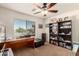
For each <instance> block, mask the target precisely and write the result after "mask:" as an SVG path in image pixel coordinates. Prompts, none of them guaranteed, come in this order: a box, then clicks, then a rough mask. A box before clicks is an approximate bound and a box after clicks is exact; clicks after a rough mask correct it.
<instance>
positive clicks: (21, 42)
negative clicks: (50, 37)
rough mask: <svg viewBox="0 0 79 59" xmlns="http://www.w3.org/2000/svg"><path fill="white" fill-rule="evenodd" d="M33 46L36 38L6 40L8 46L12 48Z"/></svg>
mask: <svg viewBox="0 0 79 59" xmlns="http://www.w3.org/2000/svg"><path fill="white" fill-rule="evenodd" d="M27 46H32V47H34V38H20V39H17V40H13V41H7V42H6V46H5V47H6V48H12V50H15V49H18V48H22V47H27Z"/></svg>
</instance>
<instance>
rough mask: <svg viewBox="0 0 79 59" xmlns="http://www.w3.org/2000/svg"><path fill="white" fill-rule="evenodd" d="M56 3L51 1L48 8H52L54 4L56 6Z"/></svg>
mask: <svg viewBox="0 0 79 59" xmlns="http://www.w3.org/2000/svg"><path fill="white" fill-rule="evenodd" d="M55 4H56V3H50V4H49V5H48V7H47V9H49V8H51V7H52V6H54V5H55Z"/></svg>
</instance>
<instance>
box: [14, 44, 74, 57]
mask: <svg viewBox="0 0 79 59" xmlns="http://www.w3.org/2000/svg"><path fill="white" fill-rule="evenodd" d="M14 55H15V56H74V55H75V54H74V53H73V52H72V51H71V50H68V49H65V48H62V47H58V46H55V45H51V44H45V45H44V46H41V47H38V48H21V49H18V50H16V51H14Z"/></svg>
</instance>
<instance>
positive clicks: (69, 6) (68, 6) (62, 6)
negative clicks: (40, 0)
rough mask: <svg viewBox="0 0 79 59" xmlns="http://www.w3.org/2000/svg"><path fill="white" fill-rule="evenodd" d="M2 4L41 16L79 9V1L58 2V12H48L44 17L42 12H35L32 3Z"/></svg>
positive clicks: (2, 5)
mask: <svg viewBox="0 0 79 59" xmlns="http://www.w3.org/2000/svg"><path fill="white" fill-rule="evenodd" d="M0 6H1V7H6V8H9V9H12V10H15V11H18V12H21V13H26V14H29V15H32V16H36V17H40V18H49V17H53V16H55V15H58V14H61V13H64V12H69V11H74V10H79V3H57V4H56V5H55V6H54V7H53V8H55V9H57V10H58V12H57V13H48V15H47V16H46V17H44V16H43V15H42V14H41V13H40V14H33V11H32V9H33V8H34V5H33V4H32V3H1V4H0Z"/></svg>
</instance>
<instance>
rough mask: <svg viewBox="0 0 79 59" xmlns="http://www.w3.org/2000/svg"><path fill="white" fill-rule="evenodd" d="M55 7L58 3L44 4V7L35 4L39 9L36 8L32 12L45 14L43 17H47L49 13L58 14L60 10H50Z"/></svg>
mask: <svg viewBox="0 0 79 59" xmlns="http://www.w3.org/2000/svg"><path fill="white" fill-rule="evenodd" d="M55 5H56V3H43V4H42V6H39V5H37V4H35V6H36V7H37V9H35V8H34V9H33V10H32V11H33V12H34V14H39V13H43V16H46V15H47V12H51V13H57V12H58V10H54V9H52V10H51V9H50V8H52V7H53V6H55Z"/></svg>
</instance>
